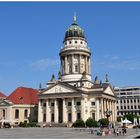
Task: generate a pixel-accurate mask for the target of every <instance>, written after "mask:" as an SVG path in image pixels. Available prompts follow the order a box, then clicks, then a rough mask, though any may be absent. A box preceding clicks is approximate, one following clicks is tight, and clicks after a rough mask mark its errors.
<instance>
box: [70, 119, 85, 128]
mask: <svg viewBox="0 0 140 140" xmlns="http://www.w3.org/2000/svg"><path fill="white" fill-rule="evenodd" d="M72 126H73V127H85V122H84V121H83V120H82V119H78V120H76V121H75V122H74V123H73V125H72Z"/></svg>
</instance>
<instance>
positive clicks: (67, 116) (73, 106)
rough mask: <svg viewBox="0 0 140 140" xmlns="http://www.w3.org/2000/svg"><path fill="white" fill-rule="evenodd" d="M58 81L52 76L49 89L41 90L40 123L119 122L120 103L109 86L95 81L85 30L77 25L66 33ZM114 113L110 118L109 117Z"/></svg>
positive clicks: (106, 82)
mask: <svg viewBox="0 0 140 140" xmlns="http://www.w3.org/2000/svg"><path fill="white" fill-rule="evenodd" d="M59 56H60V61H61V63H60V71H59V73H58V79H55V76H54V75H52V78H51V80H50V81H48V83H47V87H46V88H45V89H42V90H41V89H40V93H39V95H38V97H39V104H38V123H46V124H50V123H52V124H56V125H57V124H67V125H71V124H72V123H73V122H75V121H76V120H77V119H82V120H84V121H86V120H87V119H88V118H93V119H95V120H96V121H98V120H99V119H101V118H108V119H109V121H110V122H112V123H114V122H115V121H116V100H115V94H114V90H113V88H112V86H111V84H110V83H109V80H108V75H106V77H105V82H104V83H102V82H101V81H100V82H99V80H98V77H97V76H96V77H95V80H93V81H92V78H91V60H90V57H91V52H90V49H89V48H88V45H87V39H86V37H85V33H84V30H83V29H82V28H80V27H79V25H78V24H77V23H76V16H74V22H73V24H72V25H71V26H70V27H69V28H68V29H67V30H66V33H65V37H64V40H63V48H62V49H61V50H60V53H59ZM108 112H109V113H110V114H109V116H108V114H107V113H108Z"/></svg>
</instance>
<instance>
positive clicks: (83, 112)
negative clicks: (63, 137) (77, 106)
mask: <svg viewBox="0 0 140 140" xmlns="http://www.w3.org/2000/svg"><path fill="white" fill-rule="evenodd" d="M81 118H82V120H84V121H86V119H85V99H84V98H82V99H81Z"/></svg>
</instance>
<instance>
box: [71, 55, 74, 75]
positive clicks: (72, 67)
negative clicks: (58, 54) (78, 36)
mask: <svg viewBox="0 0 140 140" xmlns="http://www.w3.org/2000/svg"><path fill="white" fill-rule="evenodd" d="M73 57H74V55H73V54H72V55H71V69H72V73H74V66H73Z"/></svg>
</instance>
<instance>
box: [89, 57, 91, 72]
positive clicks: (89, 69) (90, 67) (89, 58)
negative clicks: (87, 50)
mask: <svg viewBox="0 0 140 140" xmlns="http://www.w3.org/2000/svg"><path fill="white" fill-rule="evenodd" d="M89 74H91V61H90V57H89Z"/></svg>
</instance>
